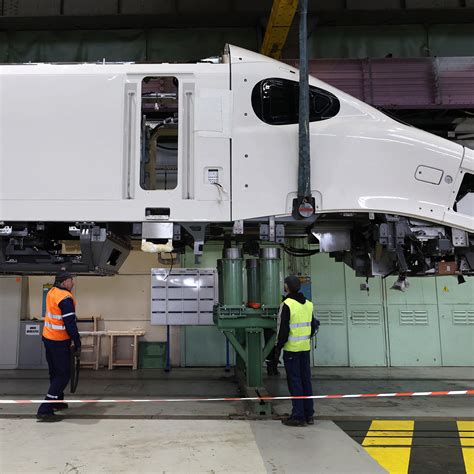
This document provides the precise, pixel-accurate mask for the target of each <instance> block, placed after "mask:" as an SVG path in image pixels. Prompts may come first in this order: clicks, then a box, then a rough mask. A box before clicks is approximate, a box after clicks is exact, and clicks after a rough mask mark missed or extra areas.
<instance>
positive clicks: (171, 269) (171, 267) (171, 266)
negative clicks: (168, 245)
mask: <svg viewBox="0 0 474 474" xmlns="http://www.w3.org/2000/svg"><path fill="white" fill-rule="evenodd" d="M168 253H169V254H170V256H171V265H170V270H169V272H168V275H166V276H165V278H163V281H166V280H167V279H168V277H169V276H170V273H171V272H172V271H173V261H174V258H173V252H168Z"/></svg>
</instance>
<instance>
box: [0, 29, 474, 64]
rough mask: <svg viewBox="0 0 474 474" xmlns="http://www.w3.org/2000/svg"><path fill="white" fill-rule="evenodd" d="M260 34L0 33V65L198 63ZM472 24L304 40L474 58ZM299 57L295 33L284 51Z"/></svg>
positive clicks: (334, 33)
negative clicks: (40, 63)
mask: <svg viewBox="0 0 474 474" xmlns="http://www.w3.org/2000/svg"><path fill="white" fill-rule="evenodd" d="M263 34H264V30H263V29H261V28H259V27H255V28H169V29H152V30H125V29H124V30H75V31H11V32H10V31H8V32H0V62H2V63H23V62H29V61H31V62H49V61H53V62H54V61H57V62H68V61H70V62H81V61H89V62H95V61H102V60H103V59H105V60H106V61H151V62H153V61H154V62H166V61H169V62H180V61H197V60H199V59H202V58H206V57H208V56H216V55H219V54H220V53H221V52H222V51H223V48H224V45H225V44H226V43H231V44H235V45H237V46H241V47H244V48H247V49H250V50H254V51H258V50H259V48H260V45H261V41H262V37H263ZM473 37H474V24H462V25H393V26H390V25H388V26H387V25H384V26H382V25H381V26H364V25H361V26H334V27H328V26H322V27H316V28H315V29H314V31H312V32H311V36H310V38H309V45H308V46H309V55H310V58H366V57H374V58H377V57H385V56H387V55H391V56H393V57H423V56H473V55H474V45H473V42H472V38H473ZM283 57H284V58H289V59H291V58H297V57H298V40H297V29H296V28H294V29H293V30H292V32H291V34H290V36H289V38H288V41H287V44H286V46H285V49H284V51H283Z"/></svg>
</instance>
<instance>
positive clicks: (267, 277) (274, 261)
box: [214, 248, 281, 415]
mask: <svg viewBox="0 0 474 474" xmlns="http://www.w3.org/2000/svg"><path fill="white" fill-rule="evenodd" d="M223 257H224V258H223V259H222V260H219V261H218V262H217V269H218V275H219V304H217V305H215V306H214V323H215V324H216V325H217V327H218V328H219V329H220V330H221V331H222V332H223V333H224V335H225V336H226V337H227V339H228V340H229V342H230V343H231V344H232V346H233V347H234V349H235V351H236V354H237V361H236V374H237V378H238V380H239V384H240V385H241V388H242V390H243V392H244V393H245V395H244V396H249V397H263V396H266V395H267V393H266V390H265V388H264V387H263V375H262V371H263V364H264V361H265V358H266V357H267V356H268V354H269V353H270V352H271V350H272V349H273V347H274V345H275V339H276V327H277V317H278V311H279V308H280V300H281V295H280V249H278V248H264V249H262V250H261V252H260V258H259V259H255V258H251V259H248V260H246V268H247V302H246V303H245V302H244V291H243V287H244V284H243V262H244V260H243V258H242V253H241V250H240V249H238V248H228V249H225V250H224V255H223ZM254 408H255V411H256V412H257V414H259V415H270V414H271V404H270V403H269V402H266V401H264V400H261V401H260V402H259V403H258V404H256V405H255V406H254Z"/></svg>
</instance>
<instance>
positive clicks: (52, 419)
mask: <svg viewBox="0 0 474 474" xmlns="http://www.w3.org/2000/svg"><path fill="white" fill-rule="evenodd" d="M36 418H37V419H38V422H41V423H56V422H58V421H61V420H62V419H63V417H62V416H58V415H55V414H54V413H47V414H45V415H36Z"/></svg>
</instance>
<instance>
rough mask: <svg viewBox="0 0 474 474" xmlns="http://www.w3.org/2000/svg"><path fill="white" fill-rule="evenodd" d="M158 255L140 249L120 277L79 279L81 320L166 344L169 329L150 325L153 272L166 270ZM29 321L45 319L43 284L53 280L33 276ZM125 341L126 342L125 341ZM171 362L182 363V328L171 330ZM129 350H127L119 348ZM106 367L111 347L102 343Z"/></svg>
mask: <svg viewBox="0 0 474 474" xmlns="http://www.w3.org/2000/svg"><path fill="white" fill-rule="evenodd" d="M162 266H163V265H162V264H160V263H158V261H157V256H156V255H154V254H147V253H144V252H141V251H138V250H134V251H132V252H131V253H130V255H129V257H128V258H127V260H126V261H125V263H124V265H123V266H122V268H121V269H120V274H118V275H116V276H114V277H96V276H78V277H77V278H76V287H75V290H74V293H75V295H76V298H77V315H78V317H79V318H90V317H91V316H100V318H101V320H100V321H99V330H119V331H122V330H131V329H135V328H140V329H143V330H145V331H146V334H145V336H144V337H142V338H140V340H142V341H153V342H155V341H165V340H166V328H165V327H164V326H152V325H151V324H150V269H151V268H155V267H162ZM28 280H29V310H28V312H27V315H28V317H29V318H38V319H40V318H41V308H42V301H43V296H42V294H43V284H46V283H52V281H53V278H51V277H29V278H28ZM79 328H80V330H81V328H82V329H83V330H90V329H91V327H90V325H88V324H87V323H83V324H80V326H79ZM124 342H125V341H124ZM170 347H171V351H172V352H171V360H172V362H173V364H174V365H179V364H180V333H179V328H172V331H171V345H170ZM118 349H119V350H120V351H125V348H121V347H119V348H118ZM101 353H102V357H101V361H102V363H103V364H105V363H106V361H107V357H108V345H107V344H106V343H104V344H102V351H101Z"/></svg>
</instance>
